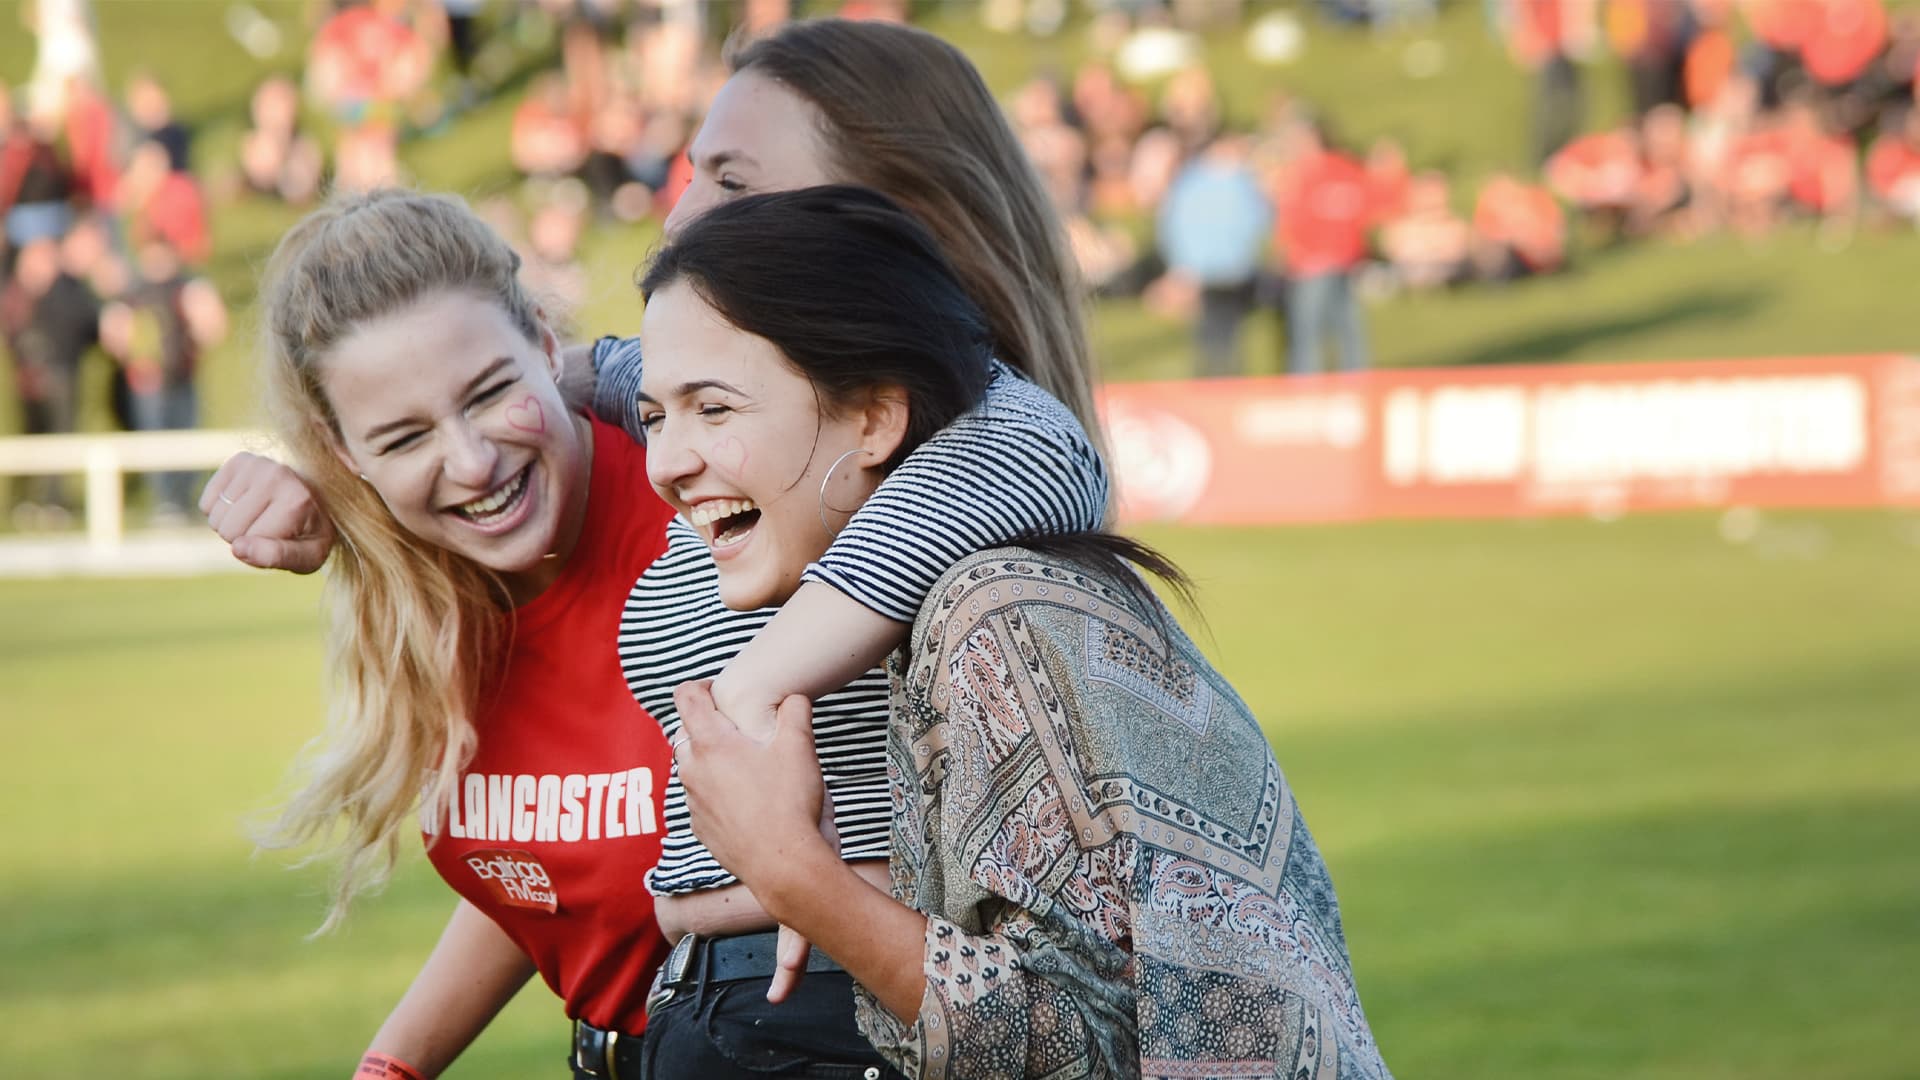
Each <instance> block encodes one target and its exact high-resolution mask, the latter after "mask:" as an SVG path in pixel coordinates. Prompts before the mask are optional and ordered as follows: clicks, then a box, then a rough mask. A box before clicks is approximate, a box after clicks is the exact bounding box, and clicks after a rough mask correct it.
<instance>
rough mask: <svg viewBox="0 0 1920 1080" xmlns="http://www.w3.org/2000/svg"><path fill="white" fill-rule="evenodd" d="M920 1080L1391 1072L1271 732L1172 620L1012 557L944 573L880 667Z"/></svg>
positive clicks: (1329, 1076)
mask: <svg viewBox="0 0 1920 1080" xmlns="http://www.w3.org/2000/svg"><path fill="white" fill-rule="evenodd" d="M888 670H889V675H890V677H891V680H892V685H893V726H892V729H891V732H890V737H889V747H888V750H889V777H890V781H891V787H892V798H893V805H894V811H895V814H894V824H893V835H892V845H893V846H892V852H893V855H892V873H893V888H894V895H895V896H896V897H897V898H898V899H900V900H901V901H902V902H904V903H907V904H910V905H912V906H913V907H915V908H917V909H918V910H921V911H924V912H926V913H927V914H928V916H929V918H928V923H927V926H928V929H927V942H926V953H925V968H926V977H927V991H926V997H925V999H924V1000H923V1002H922V1004H921V1008H920V1015H919V1017H918V1018H917V1019H916V1020H915V1022H914V1023H911V1024H907V1023H902V1022H901V1021H900V1020H899V1019H898V1018H896V1017H895V1016H894V1015H893V1014H892V1013H890V1012H888V1011H887V1010H886V1009H885V1008H883V1007H881V1006H880V1005H879V1004H878V1003H877V1002H875V1001H874V1000H873V999H872V998H871V997H870V996H868V995H867V994H866V993H865V992H864V991H861V992H860V993H859V995H858V997H859V1017H860V1023H861V1027H862V1030H864V1031H865V1032H866V1033H867V1036H868V1037H869V1038H870V1039H872V1040H873V1043H874V1045H875V1046H876V1047H877V1048H878V1049H879V1050H880V1052H881V1053H882V1054H883V1055H885V1056H886V1057H887V1058H888V1059H889V1060H890V1061H892V1062H893V1063H894V1064H895V1065H896V1066H897V1067H898V1068H900V1069H901V1070H902V1071H903V1072H905V1073H906V1074H907V1075H909V1076H913V1077H925V1078H930V1080H986V1078H998V1077H1008V1078H1013V1077H1047V1078H1050V1080H1070V1078H1082V1077H1085V1078H1105V1077H1166V1078H1180V1080H1188V1078H1199V1077H1223V1078H1225V1077H1232V1078H1243V1077H1286V1078H1289V1080H1349V1078H1361V1080H1389V1074H1388V1071H1387V1067H1386V1065H1385V1064H1384V1063H1383V1062H1382V1061H1381V1058H1380V1053H1379V1050H1378V1048H1377V1047H1376V1046H1375V1045H1374V1042H1373V1036H1372V1033H1371V1031H1370V1030H1369V1029H1368V1027H1367V1020H1366V1016H1365V1014H1364V1013H1363V1012H1362V1011H1361V1008H1360V998H1359V994H1358V992H1357V991H1356V989H1355V987H1354V980H1353V970H1352V966H1351V964H1350V963H1349V961H1348V956H1347V942H1346V935H1345V932H1344V930H1343V929H1342V927H1341V924H1340V909H1339V905H1338V903H1337V902H1336V901H1335V898H1334V892H1333V884H1332V882H1331V880H1330V879H1329V877H1328V875H1327V868H1326V865H1325V864H1324V863H1323V862H1322V861H1321V858H1320V853H1319V850H1318V849H1317V848H1316V847H1315V846H1314V842H1313V837H1312V835H1311V834H1309V833H1308V831H1307V828H1306V825H1305V823H1304V822H1303V821H1302V819H1301V817H1300V812H1299V807H1298V806H1297V805H1295V803H1294V800H1293V794H1292V792H1291V790H1290V789H1289V788H1288V787H1287V782H1286V778H1285V777H1284V776H1283V775H1282V774H1281V772H1280V768H1279V765H1278V764H1277V763H1276V762H1275V761H1274V757H1273V753H1272V751H1271V749H1270V748H1269V747H1268V745H1267V741H1266V737H1265V736H1264V734H1262V732H1261V731H1260V728H1259V725H1258V724H1257V723H1256V722H1255V721H1254V719H1253V717H1252V715H1251V714H1250V713H1249V712H1248V710H1247V708H1246V705H1245V704H1244V703H1243V702H1242V701H1241V700H1240V697H1239V695H1237V694H1236V693H1234V691H1233V688H1232V687H1230V686H1228V685H1227V684H1226V682H1225V681H1224V680H1222V679H1221V677H1220V675H1219V673H1218V672H1216V671H1215V670H1213V668H1212V667H1211V666H1209V665H1208V664H1207V663H1206V661H1205V660H1204V659H1202V658H1201V655H1200V652H1199V650H1198V649H1196V648H1195V647H1194V645H1193V643H1192V641H1190V640H1189V639H1188V638H1187V637H1186V636H1185V635H1184V634H1182V633H1180V631H1179V629H1178V628H1177V626H1175V625H1174V622H1173V619H1172V617H1171V616H1170V615H1168V614H1167V613H1166V612H1165V610H1164V609H1159V610H1148V609H1147V608H1146V605H1145V604H1144V603H1143V602H1142V601H1141V600H1140V599H1139V598H1137V597H1135V596H1134V595H1132V593H1130V592H1127V591H1123V590H1120V589H1118V588H1115V587H1114V586H1113V585H1112V584H1111V583H1108V582H1105V581H1102V580H1099V579H1097V578H1095V577H1092V576H1090V575H1088V574H1087V573H1085V572H1084V571H1082V570H1080V569H1078V568H1076V567H1075V566H1073V565H1072V564H1069V563H1066V562H1063V561H1061V560H1058V559H1054V558H1051V557H1047V556H1039V555H1035V554H1033V553H1031V552H1026V551H1022V550H1017V549H1003V550H1000V551H993V552H986V553H983V554H980V555H976V556H973V557H970V558H968V559H967V560H966V561H964V562H962V563H961V564H960V565H958V566H956V567H955V568H954V569H953V570H952V571H950V572H949V573H948V574H947V576H946V577H945V578H944V579H942V581H941V582H940V583H939V585H938V586H937V587H936V588H935V589H934V591H933V593H932V594H931V595H930V596H929V598H928V600H927V603H926V605H925V606H924V607H923V608H922V609H921V612H920V616H919V618H918V620H917V621H916V622H915V623H914V629H913V636H912V640H911V642H910V643H909V645H908V646H907V647H906V648H905V649H904V650H902V651H901V652H900V653H896V654H895V655H894V657H893V659H892V660H891V661H890V663H889V669H888Z"/></svg>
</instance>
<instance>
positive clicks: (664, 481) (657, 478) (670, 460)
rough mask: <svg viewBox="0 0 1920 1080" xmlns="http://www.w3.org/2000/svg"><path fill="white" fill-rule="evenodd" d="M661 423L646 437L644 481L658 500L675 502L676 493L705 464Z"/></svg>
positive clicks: (667, 425)
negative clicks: (645, 479)
mask: <svg viewBox="0 0 1920 1080" xmlns="http://www.w3.org/2000/svg"><path fill="white" fill-rule="evenodd" d="M673 427H674V426H673V424H671V423H664V424H661V425H660V426H659V427H657V428H655V429H654V430H653V431H652V432H651V433H650V434H648V436H647V480H648V482H649V483H651V484H652V485H653V489H654V490H655V491H657V492H659V493H660V497H661V498H663V499H666V500H667V501H669V502H672V501H674V497H675V491H676V489H678V488H682V487H685V486H686V484H687V483H688V482H689V481H691V480H692V479H693V478H694V477H696V476H699V475H700V472H701V470H703V469H705V468H706V467H707V463H706V460H705V459H704V458H702V457H701V456H700V453H699V451H698V450H697V449H695V447H694V446H693V444H692V442H691V441H690V440H688V439H685V438H683V437H681V436H680V435H679V434H678V433H676V432H675V431H674V430H673Z"/></svg>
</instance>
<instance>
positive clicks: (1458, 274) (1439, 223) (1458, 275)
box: [1380, 172, 1472, 292]
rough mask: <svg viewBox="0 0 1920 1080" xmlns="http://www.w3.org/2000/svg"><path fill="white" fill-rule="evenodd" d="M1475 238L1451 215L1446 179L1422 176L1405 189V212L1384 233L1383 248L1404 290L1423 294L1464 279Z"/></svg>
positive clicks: (1433, 174) (1441, 175) (1429, 174)
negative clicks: (1472, 242)
mask: <svg viewBox="0 0 1920 1080" xmlns="http://www.w3.org/2000/svg"><path fill="white" fill-rule="evenodd" d="M1471 236H1472V234H1471V231H1470V230H1469V229H1468V228H1467V223H1466V221H1465V220H1463V219H1462V218H1461V217H1460V215H1458V214H1456V213H1454V212H1453V207H1452V205H1451V200H1450V197H1449V195H1448V191H1447V177H1446V174H1445V173H1440V172H1423V173H1421V174H1419V175H1418V176H1415V177H1413V178H1412V180H1411V181H1410V182H1409V183H1408V185H1407V205H1406V209H1405V211H1404V212H1403V213H1401V214H1398V215H1395V216H1393V217H1392V218H1390V219H1388V221H1387V222H1386V224H1385V225H1384V226H1383V227H1382V228H1381V230H1380V249H1381V251H1382V252H1383V253H1384V254H1385V255H1386V257H1387V262H1388V264H1389V265H1391V266H1392V267H1393V271H1394V276H1395V277H1396V278H1397V279H1398V280H1399V282H1400V284H1401V285H1403V286H1405V287H1406V288H1408V289H1411V290H1413V291H1415V292H1425V291H1427V290H1430V289H1438V288H1442V287H1445V286H1448V285H1452V284H1454V283H1456V282H1458V281H1460V280H1461V279H1462V278H1463V277H1464V276H1465V275H1466V272H1467V268H1468V264H1467V255H1468V245H1469V242H1470V240H1471Z"/></svg>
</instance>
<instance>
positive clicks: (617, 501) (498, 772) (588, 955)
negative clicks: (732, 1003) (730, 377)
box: [428, 421, 673, 1034]
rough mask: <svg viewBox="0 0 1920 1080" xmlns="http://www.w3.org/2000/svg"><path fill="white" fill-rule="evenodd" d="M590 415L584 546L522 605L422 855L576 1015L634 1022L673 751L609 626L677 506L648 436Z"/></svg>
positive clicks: (659, 942)
mask: <svg viewBox="0 0 1920 1080" xmlns="http://www.w3.org/2000/svg"><path fill="white" fill-rule="evenodd" d="M593 430H594V439H593V441H594V453H593V480H592V483H591V487H590V489H589V494H588V501H587V520H586V524H585V526H584V527H583V528H582V530H581V533H580V542H579V545H578V546H577V547H575V549H574V552H573V556H572V557H571V558H570V559H568V560H567V566H566V569H565V570H564V571H563V572H562V573H561V575H560V579H559V580H558V581H556V582H554V583H553V585H552V586H550V587H549V588H548V589H547V590H546V591H545V592H543V593H541V594H540V595H539V596H538V597H537V598H535V599H534V600H533V601H532V602H530V603H528V604H525V605H523V606H522V607H521V608H520V609H519V611H518V612H517V618H516V620H515V626H514V636H513V651H512V653H511V655H510V656H509V657H508V660H507V672H506V677H505V679H504V681H503V683H502V685H501V687H500V689H499V690H498V692H497V694H496V695H495V696H494V697H493V699H492V700H491V701H490V702H488V703H487V704H486V705H485V706H484V707H483V709H482V711H481V714H480V717H479V720H478V723H477V724H476V728H477V730H478V734H479V743H480V745H479V749H478V751H477V752H476V753H475V754H474V757H473V762H472V763H471V764H470V765H468V766H467V769H466V772H465V773H464V774H463V775H462V776H461V779H460V796H459V798H458V799H457V800H456V806H455V808H454V812H453V813H452V814H451V815H450V816H449V817H448V820H447V829H446V835H444V836H442V837H440V838H439V840H438V842H437V843H432V844H430V845H429V847H428V857H429V858H430V859H431V860H432V861H433V865H434V869H436V870H438V871H439V872H440V876H441V877H443V878H445V879H446V882H447V884H449V885H451V886H453V888H454V891H456V892H458V893H459V894H460V895H461V896H464V897H466V898H467V900H469V901H470V902H472V903H473V905H474V906H475V907H478V908H479V909H480V910H482V911H484V912H486V913H487V914H488V915H489V916H490V917H492V919H493V920H494V921H495V922H496V923H499V924H500V927H501V929H503V930H505V931H506V932H507V936H508V937H511V938H512V939H513V940H514V942H515V943H516V944H518V945H519V946H520V947H521V948H522V949H524V950H525V951H526V953H527V955H528V956H529V957H531V958H532V959H533V962H534V964H535V965H536V966H537V967H538V968H539V969H540V974H541V976H542V977H543V978H545V979H546V981H547V985H548V986H550V987H552V988H553V992H554V993H556V994H558V995H560V998H561V999H562V1000H563V1001H565V1002H566V1009H567V1015H568V1016H569V1017H572V1018H576V1019H583V1020H586V1021H588V1022H589V1023H592V1024H595V1025H597V1026H600V1027H606V1028H614V1029H617V1030H620V1031H624V1032H627V1033H629V1034H632V1033H637V1032H639V1031H640V1030H641V1029H642V1028H644V1027H645V1026H646V1022H647V1017H646V1008H645V1006H646V994H647V988H648V986H649V984H650V983H651V982H652V980H653V973H654V971H655V970H656V969H658V968H659V966H660V964H661V962H662V961H664V960H665V959H666V955H667V943H666V939H665V938H663V937H661V935H660V928H659V926H658V925H657V924H656V923H655V921H654V914H653V897H652V896H651V895H649V894H648V892H647V889H646V886H645V884H644V883H643V879H644V877H645V875H646V872H647V871H648V870H649V869H651V868H652V867H653V865H654V864H655V863H656V862H658V861H659V860H660V841H661V838H662V836H663V834H664V829H665V822H666V818H665V807H664V804H663V800H664V796H665V792H666V789H667V774H668V771H669V769H670V768H671V767H672V754H671V752H670V751H669V750H668V748H667V741H666V737H665V736H663V735H662V734H661V733H660V726H659V724H658V723H656V722H655V721H654V719H653V717H652V716H650V715H648V713H647V711H646V710H645V709H642V708H641V707H640V706H639V705H637V704H635V703H634V700H633V694H632V693H631V692H630V691H629V690H628V689H627V683H626V679H625V678H624V677H623V676H622V674H621V671H620V662H619V657H618V655H617V654H616V652H615V648H614V639H615V635H616V634H617V633H618V631H619V627H620V612H621V608H622V606H623V605H624V604H625V603H626V599H627V593H628V591H629V590H630V589H631V588H632V587H633V583H634V581H635V579H637V578H638V577H639V576H640V573H641V572H642V571H643V570H645V569H646V568H647V567H648V565H650V564H651V563H652V562H653V560H654V559H656V558H658V557H659V556H660V554H661V552H663V551H665V550H666V545H667V540H666V528H667V522H668V521H669V520H670V519H671V518H672V516H673V511H672V510H670V509H668V507H667V506H666V504H665V503H662V502H661V501H660V500H659V499H658V498H656V497H655V496H654V493H653V488H652V487H650V486H649V485H648V484H647V475H646V453H645V451H644V450H643V449H642V448H641V447H640V446H638V445H637V444H635V443H634V442H633V441H632V440H631V439H629V438H628V437H627V436H626V435H625V434H624V433H622V432H621V431H620V429H619V428H615V427H611V426H609V425H606V424H602V423H599V422H598V421H595V422H594V425H593Z"/></svg>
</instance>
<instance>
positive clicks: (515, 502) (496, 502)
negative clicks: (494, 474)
mask: <svg viewBox="0 0 1920 1080" xmlns="http://www.w3.org/2000/svg"><path fill="white" fill-rule="evenodd" d="M532 474H533V466H532V465H528V466H527V467H526V468H524V469H521V470H520V471H519V472H517V473H515V474H514V476H513V479H511V480H509V481H507V482H506V483H505V484H502V485H501V486H499V487H498V488H495V489H494V490H493V491H491V492H489V493H488V494H485V495H482V496H480V497H479V498H477V499H474V500H473V501H471V502H464V503H461V504H460V505H459V506H456V507H454V508H453V512H454V513H455V514H458V515H460V516H461V517H463V518H466V519H467V520H468V521H471V522H473V523H474V524H475V525H480V526H486V525H492V524H495V523H497V522H500V521H503V520H505V519H506V517H507V515H509V514H511V513H513V512H514V510H515V509H517V508H518V507H519V505H520V500H521V499H524V498H526V495H527V479H528V477H530V476H531V475H532Z"/></svg>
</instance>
